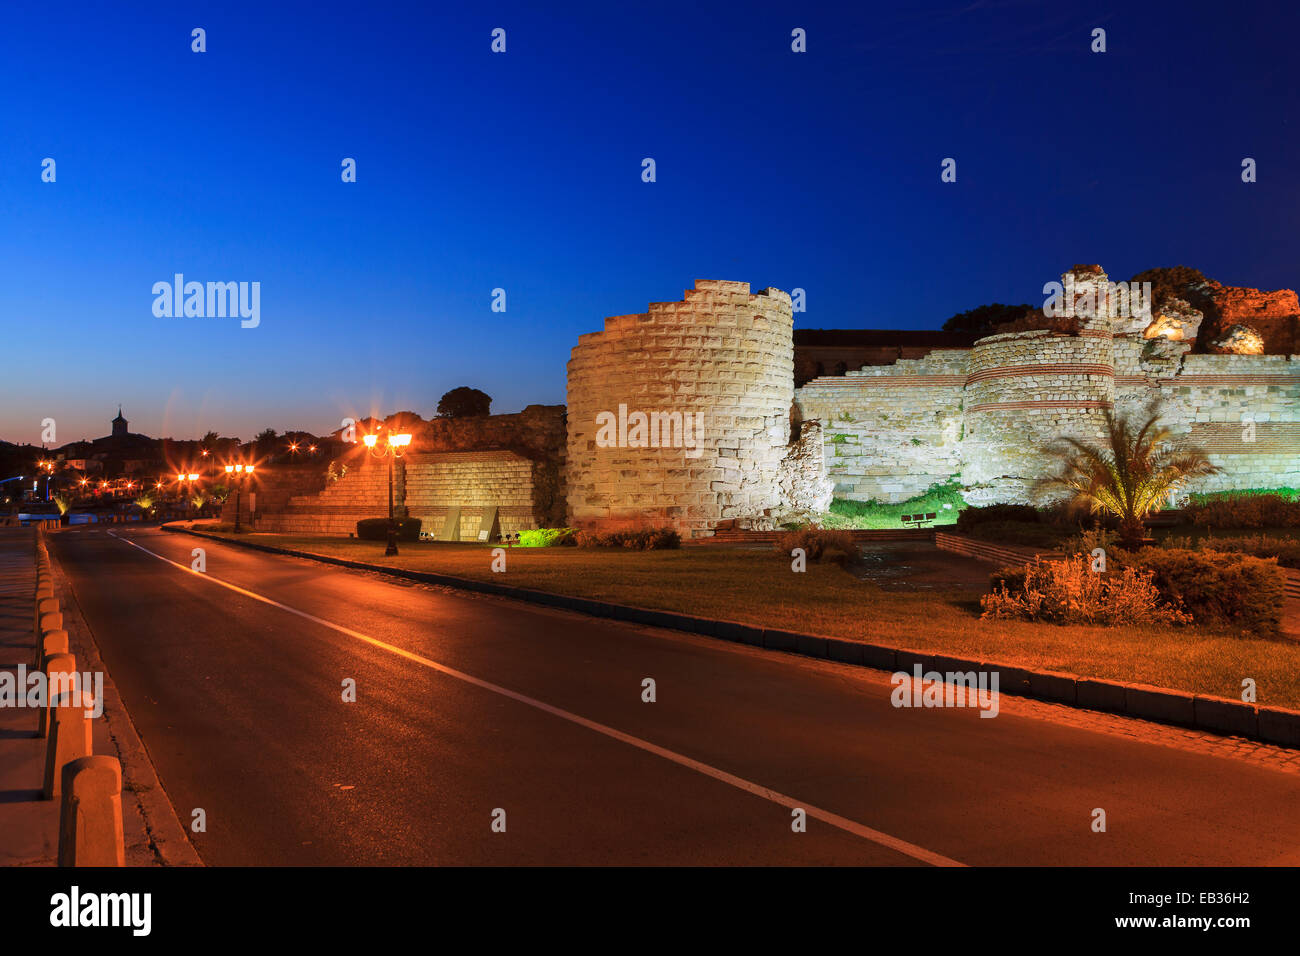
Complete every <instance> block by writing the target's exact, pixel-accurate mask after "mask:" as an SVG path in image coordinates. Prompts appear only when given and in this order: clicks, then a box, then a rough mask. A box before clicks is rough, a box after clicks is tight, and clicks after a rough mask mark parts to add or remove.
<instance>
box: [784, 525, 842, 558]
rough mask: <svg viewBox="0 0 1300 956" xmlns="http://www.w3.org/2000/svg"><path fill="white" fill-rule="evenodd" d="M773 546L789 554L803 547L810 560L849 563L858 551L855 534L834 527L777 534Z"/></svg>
mask: <svg viewBox="0 0 1300 956" xmlns="http://www.w3.org/2000/svg"><path fill="white" fill-rule="evenodd" d="M773 547H775V548H776V550H777V551H780V552H781V553H782V554H789V553H790V552H792V551H793V550H794V549H795V548H802V549H803V552H804V556H805V557H807V559H808V560H809V561H820V560H822V558H825V559H826V560H827V561H834V562H835V563H837V564H847V563H848V561H849V559H850V558H851V557H852V556H853V555H855V554H857V553H858V548H857V545H855V544H854V543H853V535H851V534H850V533H849V532H847V531H843V530H836V529H832V528H800V529H799V530H798V531H787V532H785V533H784V534H778V535H777V536H776V542H775V543H774V545H773Z"/></svg>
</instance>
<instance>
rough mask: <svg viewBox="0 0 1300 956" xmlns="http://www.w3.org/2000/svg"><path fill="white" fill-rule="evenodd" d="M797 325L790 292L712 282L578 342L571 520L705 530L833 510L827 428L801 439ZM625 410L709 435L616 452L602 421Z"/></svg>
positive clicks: (626, 444)
mask: <svg viewBox="0 0 1300 956" xmlns="http://www.w3.org/2000/svg"><path fill="white" fill-rule="evenodd" d="M792 329H793V318H792V314H791V308H790V297H789V295H787V294H786V293H784V292H781V291H779V290H776V289H764V290H763V291H761V292H759V293H757V294H752V295H751V294H750V291H749V284H748V283H746V282H723V281H704V280H701V281H699V282H696V283H695V288H694V289H691V290H687V292H686V293H685V296H684V298H683V300H682V301H681V302H653V303H651V304H650V306H649V308H648V309H647V311H646V312H644V313H641V314H637V315H620V316H614V317H613V318H610V319H607V320H606V321H605V327H604V329H603V330H602V331H600V332H592V333H589V334H586V335H583V336H580V337H579V339H578V345H577V346H576V347H575V348H574V349H573V354H572V358H571V359H570V361H569V365H568V432H569V438H568V461H567V476H566V478H567V486H568V502H569V520H570V522H571V523H572V524H574V525H577V526H580V527H612V526H619V525H629V524H655V523H659V524H663V523H668V524H671V525H674V526H675V527H677V528H679V529H680V530H682V531H683V532H685V533H688V534H700V533H708V532H710V531H711V530H713V529H715V528H717V527H719V526H721V525H723V524H725V523H728V522H733V521H737V520H743V521H756V520H762V519H767V520H769V521H770V520H774V519H775V517H776V516H778V515H779V514H780V513H782V512H791V511H793V510H795V509H796V508H798V507H800V506H801V505H802V506H807V507H812V508H815V509H821V508H824V507H825V506H826V505H827V504H829V498H830V486H829V483H828V482H826V480H825V477H824V472H823V470H822V468H823V466H822V464H821V462H820V461H819V460H818V459H819V456H818V455H817V454H816V450H817V445H819V444H820V441H819V440H817V439H816V438H815V436H816V435H817V426H816V425H813V424H810V425H808V428H807V431H805V432H801V433H800V434H799V435H798V436H796V440H795V441H794V443H792V442H791V437H792V426H791V416H792V412H793V406H794V364H793V363H794V347H793V336H792ZM620 406H622V407H623V409H624V410H626V412H627V414H628V415H629V416H630V415H631V414H633V413H636V412H640V413H643V414H645V415H647V416H649V415H656V414H658V415H660V416H664V415H667V416H676V415H681V416H682V417H683V418H685V417H686V416H691V417H692V420H695V421H702V424H703V430H702V434H701V435H696V436H693V437H694V439H695V441H694V445H693V447H690V448H687V447H681V444H682V443H677V446H676V447H673V444H674V443H673V442H671V441H664V440H663V438H662V436H660V441H659V442H658V447H654V446H653V444H651V445H649V446H647V445H645V444H644V443H643V442H641V441H638V437H640V436H637V435H635V434H632V433H631V431H629V432H628V434H627V435H626V436H624V435H622V434H620V435H619V436H616V437H617V440H616V442H615V443H614V444H613V446H612V447H611V444H610V442H609V441H608V440H602V435H601V433H600V427H599V426H600V421H601V416H602V415H606V416H611V415H612V416H619V415H620ZM697 416H698V417H697ZM604 437H605V439H607V438H608V435H606V436H604ZM665 445H668V446H669V447H664V446H665ZM810 449H811V453H810Z"/></svg>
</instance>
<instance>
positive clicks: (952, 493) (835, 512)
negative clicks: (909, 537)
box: [821, 481, 966, 529]
mask: <svg viewBox="0 0 1300 956" xmlns="http://www.w3.org/2000/svg"><path fill="white" fill-rule="evenodd" d="M945 506H946V507H945ZM964 507H966V504H965V502H964V501H963V500H962V497H961V485H960V484H959V483H958V482H955V481H950V482H946V483H944V484H938V485H934V486H933V487H932V488H930V490H929V491H927V492H926V493H925V494H923V495H917V496H916V497H915V498H909V499H908V500H907V501H903V502H899V503H898V504H892V505H891V504H884V503H883V502H879V501H849V500H848V499H846V498H836V499H835V500H834V501H832V502H831V510H830V512H829V513H828V514H825V515H823V516H822V518H821V524H822V527H824V528H848V529H853V528H870V529H877V528H893V529H897V528H902V527H905V525H904V524H903V522H902V516H903V515H913V514H916V513H917V512H921V513H922V514H931V513H933V514H934V516H935V518H934V521H932V522H931V526H935V527H937V526H939V525H950V524H956V523H957V512H959V511H960V510H961V509H962V508H964Z"/></svg>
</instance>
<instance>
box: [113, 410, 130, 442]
mask: <svg viewBox="0 0 1300 956" xmlns="http://www.w3.org/2000/svg"><path fill="white" fill-rule="evenodd" d="M129 434H130V431H129V430H128V429H127V421H126V419H125V418H123V417H122V406H121V405H119V406H117V418H115V419H113V437H114V438H125V437H126V436H127V435H129Z"/></svg>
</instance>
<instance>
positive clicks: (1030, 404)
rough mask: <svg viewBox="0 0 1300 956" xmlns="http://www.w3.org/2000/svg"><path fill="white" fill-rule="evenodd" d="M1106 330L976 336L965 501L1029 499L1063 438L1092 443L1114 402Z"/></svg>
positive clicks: (968, 390) (968, 398)
mask: <svg viewBox="0 0 1300 956" xmlns="http://www.w3.org/2000/svg"><path fill="white" fill-rule="evenodd" d="M1114 397H1115V373H1114V366H1113V364H1112V357H1111V339H1110V333H1109V332H1107V331H1105V330H1104V329H1098V328H1095V327H1093V328H1084V329H1082V330H1080V333H1079V334H1078V335H1063V334H1058V333H1053V332H1047V331H1033V332H1011V333H1007V334H1004V335H993V336H989V337H988V338H984V339H980V340H979V341H978V342H976V343H975V347H974V348H973V349H972V350H971V360H970V365H969V368H968V371H967V375H966V387H965V402H966V432H965V440H964V441H963V443H962V450H961V454H962V459H963V467H962V469H961V474H962V483H963V484H964V485H965V486H967V488H968V489H969V490H968V491H967V493H966V495H965V497H966V499H967V500H968V501H969V502H970V503H971V504H989V503H993V502H1003V501H1016V502H1028V501H1030V500H1031V499H1032V485H1033V483H1034V481H1035V480H1036V479H1037V478H1038V477H1040V476H1041V475H1043V474H1046V473H1047V472H1049V471H1050V470H1051V467H1052V466H1051V462H1050V460H1049V458H1048V457H1047V455H1046V449H1047V448H1048V447H1050V446H1052V445H1054V444H1055V443H1056V441H1057V439H1058V438H1059V437H1060V436H1061V435H1071V436H1073V437H1075V438H1082V439H1086V440H1097V439H1100V438H1102V437H1103V436H1104V435H1105V434H1106V425H1105V414H1106V412H1107V411H1109V410H1110V409H1111V408H1112V407H1113V405H1114Z"/></svg>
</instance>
